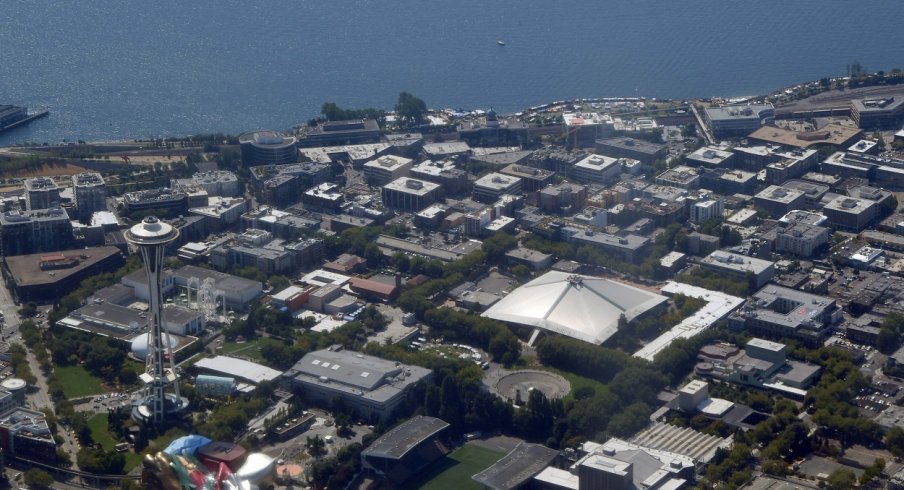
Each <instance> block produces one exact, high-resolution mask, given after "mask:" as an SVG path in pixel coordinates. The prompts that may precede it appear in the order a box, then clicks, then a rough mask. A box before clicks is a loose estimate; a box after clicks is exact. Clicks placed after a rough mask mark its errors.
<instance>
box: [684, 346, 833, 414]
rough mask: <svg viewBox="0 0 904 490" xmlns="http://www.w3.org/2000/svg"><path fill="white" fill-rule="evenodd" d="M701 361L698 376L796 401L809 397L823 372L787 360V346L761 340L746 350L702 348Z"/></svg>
mask: <svg viewBox="0 0 904 490" xmlns="http://www.w3.org/2000/svg"><path fill="white" fill-rule="evenodd" d="M698 358H699V359H700V360H701V361H703V362H702V363H700V364H698V365H697V368H696V371H697V373H698V374H701V375H704V376H711V377H715V378H719V379H723V380H725V381H728V382H730V383H736V384H742V385H748V386H755V387H757V388H761V389H769V390H772V391H776V392H778V393H780V394H782V395H785V396H789V397H791V398H795V399H803V398H804V397H805V396H806V393H807V392H806V390H807V388H809V387H810V386H812V385H813V384H814V383H815V382H816V379H817V378H818V376H819V373H820V370H821V368H820V367H819V366H817V365H815V364H810V363H806V362H800V361H794V360H791V359H788V346H787V345H785V344H780V343H778V342H771V341H768V340H765V339H760V338H752V339H750V340H749V341H747V343H746V344H745V346H744V349H737V348H735V347H734V346H731V345H726V344H719V345H716V346H711V347H709V348H708V347H703V348H702V349H701V350H700V353H699V354H698Z"/></svg>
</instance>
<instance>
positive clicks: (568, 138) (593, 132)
mask: <svg viewBox="0 0 904 490" xmlns="http://www.w3.org/2000/svg"><path fill="white" fill-rule="evenodd" d="M562 119H563V120H564V122H565V145H566V146H567V147H569V148H593V146H594V145H595V144H596V140H598V139H603V138H608V137H610V136H612V134H613V133H614V132H615V126H614V124H613V121H612V116H610V115H609V114H599V113H572V112H566V113H564V114H562Z"/></svg>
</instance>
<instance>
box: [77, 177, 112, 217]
mask: <svg viewBox="0 0 904 490" xmlns="http://www.w3.org/2000/svg"><path fill="white" fill-rule="evenodd" d="M72 189H73V193H72V195H73V197H74V198H75V207H76V208H77V209H78V219H79V220H80V221H87V220H89V219H91V215H92V214H93V213H95V212H97V211H105V210H106V209H107V185H106V184H105V183H104V178H103V177H101V175H100V174H99V173H96V172H84V173H80V174H75V175H73V176H72Z"/></svg>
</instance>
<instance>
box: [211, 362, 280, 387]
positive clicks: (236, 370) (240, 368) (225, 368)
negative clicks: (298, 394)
mask: <svg viewBox="0 0 904 490" xmlns="http://www.w3.org/2000/svg"><path fill="white" fill-rule="evenodd" d="M195 366H196V367H198V368H201V369H206V370H208V371H214V372H216V373H221V374H226V375H229V376H232V377H235V378H240V379H244V380H247V381H250V382H252V383H261V382H264V381H272V380H274V379H276V378H278V377H279V376H280V375H282V373H281V372H280V371H277V370H275V369H270V368H268V367H267V366H264V365H261V364H257V363H255V362H251V361H246V360H244V359H238V358H235V357H228V356H214V357H206V358H204V359H201V360H200V361H198V362H196V363H195Z"/></svg>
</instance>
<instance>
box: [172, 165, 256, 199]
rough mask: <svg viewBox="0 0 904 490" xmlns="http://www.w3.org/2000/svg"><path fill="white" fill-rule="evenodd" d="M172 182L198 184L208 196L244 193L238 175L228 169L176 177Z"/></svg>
mask: <svg viewBox="0 0 904 490" xmlns="http://www.w3.org/2000/svg"><path fill="white" fill-rule="evenodd" d="M172 184H173V187H176V186H185V187H191V186H196V187H199V188H201V189H204V191H205V192H206V193H207V195H208V196H221V197H235V196H239V195H241V194H242V189H241V188H240V187H239V179H238V176H236V175H235V173H233V172H230V171H228V170H211V171H209V172H197V173H195V174H194V175H192V176H191V178H190V179H176V180H175V181H173V183H172Z"/></svg>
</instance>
